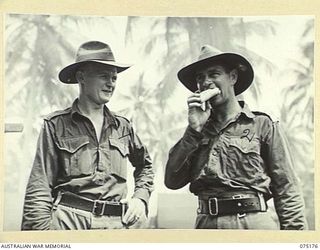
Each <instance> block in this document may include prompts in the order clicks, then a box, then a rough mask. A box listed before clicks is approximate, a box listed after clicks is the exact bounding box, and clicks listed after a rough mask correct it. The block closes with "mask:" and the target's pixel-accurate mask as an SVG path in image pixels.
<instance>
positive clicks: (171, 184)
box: [164, 173, 187, 190]
mask: <svg viewBox="0 0 320 250" xmlns="http://www.w3.org/2000/svg"><path fill="white" fill-rule="evenodd" d="M186 184H187V183H181V182H179V178H174V177H173V176H172V174H171V175H169V174H167V173H166V174H165V178H164V185H165V186H166V187H167V188H169V189H172V190H177V189H180V188H182V187H184V186H185V185H186Z"/></svg>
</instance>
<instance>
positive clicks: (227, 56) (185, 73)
mask: <svg viewBox="0 0 320 250" xmlns="http://www.w3.org/2000/svg"><path fill="white" fill-rule="evenodd" d="M219 63H221V64H223V65H230V68H235V69H237V70H238V80H237V82H236V83H235V85H234V92H235V94H236V95H239V94H241V93H242V92H243V91H245V90H246V89H247V88H248V87H249V86H250V85H251V83H252V80H253V76H254V73H253V69H252V66H251V64H250V63H249V62H248V61H247V59H245V58H244V57H243V56H241V55H239V54H235V53H224V52H221V51H219V50H217V49H215V48H213V47H212V46H210V45H204V46H203V47H202V48H201V51H200V55H199V57H198V60H197V61H195V62H193V63H191V64H190V65H188V66H186V67H184V68H182V69H181V70H180V71H179V72H178V78H179V80H180V81H181V82H182V83H183V84H184V86H186V87H187V88H188V89H189V90H190V91H192V92H195V91H197V90H198V87H197V82H196V78H195V74H196V72H197V71H198V70H201V69H204V68H206V67H208V66H210V65H214V64H219Z"/></svg>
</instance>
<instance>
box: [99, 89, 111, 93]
mask: <svg viewBox="0 0 320 250" xmlns="http://www.w3.org/2000/svg"><path fill="white" fill-rule="evenodd" d="M102 92H104V93H112V92H113V90H112V89H103V90H102Z"/></svg>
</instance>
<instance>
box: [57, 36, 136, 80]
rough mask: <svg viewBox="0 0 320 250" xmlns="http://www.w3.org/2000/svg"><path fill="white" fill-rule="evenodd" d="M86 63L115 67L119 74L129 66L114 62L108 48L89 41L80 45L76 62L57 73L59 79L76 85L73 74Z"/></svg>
mask: <svg viewBox="0 0 320 250" xmlns="http://www.w3.org/2000/svg"><path fill="white" fill-rule="evenodd" d="M88 62H95V63H102V64H105V65H111V66H115V67H116V69H117V72H118V73H120V72H122V71H124V70H126V69H128V68H129V67H131V65H129V64H124V63H119V62H116V60H115V58H114V55H113V53H112V50H111V48H110V46H109V45H108V44H106V43H102V42H99V41H89V42H86V43H84V44H82V45H81V46H80V47H79V49H78V52H77V54H76V62H75V63H72V64H70V65H68V66H66V67H65V68H63V69H62V70H61V71H60V73H59V79H60V81H61V82H64V83H77V79H76V77H75V73H76V71H77V69H78V68H79V66H80V65H82V64H84V63H88Z"/></svg>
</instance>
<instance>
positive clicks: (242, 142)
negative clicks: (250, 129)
mask: <svg viewBox="0 0 320 250" xmlns="http://www.w3.org/2000/svg"><path fill="white" fill-rule="evenodd" d="M229 145H230V146H233V147H236V148H238V149H240V151H241V152H243V153H245V154H248V153H256V154H259V152H260V148H259V143H257V141H256V140H253V141H251V142H249V141H248V140H247V139H241V138H232V139H231V140H230V142H229Z"/></svg>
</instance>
